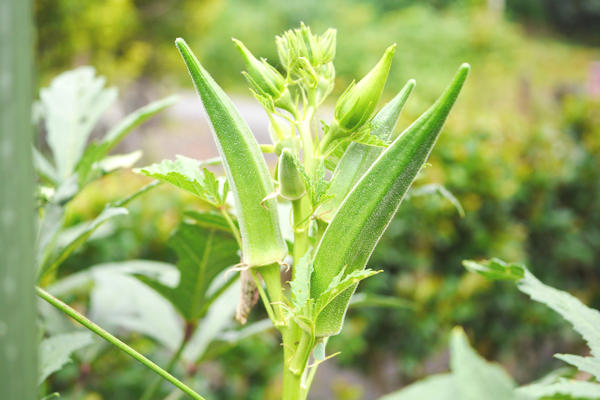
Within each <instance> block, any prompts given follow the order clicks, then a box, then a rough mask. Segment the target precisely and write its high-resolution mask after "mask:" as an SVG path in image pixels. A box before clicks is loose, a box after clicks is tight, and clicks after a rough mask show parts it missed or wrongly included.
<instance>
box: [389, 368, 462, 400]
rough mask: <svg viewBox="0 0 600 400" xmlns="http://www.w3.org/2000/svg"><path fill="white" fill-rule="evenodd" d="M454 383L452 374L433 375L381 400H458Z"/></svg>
mask: <svg viewBox="0 0 600 400" xmlns="http://www.w3.org/2000/svg"><path fill="white" fill-rule="evenodd" d="M454 381H455V379H454V376H453V375H452V374H440V375H433V376H430V377H428V378H425V379H423V380H422V381H419V382H416V383H413V384H412V385H408V386H407V387H405V388H403V389H401V390H399V391H397V392H394V393H390V394H387V395H385V396H383V397H380V398H379V400H434V399H435V400H458V399H460V398H459V397H458V393H457V391H456V385H455V383H454ZM461 400H462V399H461Z"/></svg>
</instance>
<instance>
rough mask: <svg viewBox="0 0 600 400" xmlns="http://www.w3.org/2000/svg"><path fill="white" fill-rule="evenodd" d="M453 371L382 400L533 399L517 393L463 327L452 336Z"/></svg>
mask: <svg viewBox="0 0 600 400" xmlns="http://www.w3.org/2000/svg"><path fill="white" fill-rule="evenodd" d="M450 369H451V371H452V372H450V373H447V374H441V375H434V376H432V377H429V378H426V379H424V380H422V381H419V382H417V383H414V384H412V385H409V386H407V387H406V388H403V389H401V390H399V391H397V392H394V393H391V394H388V395H386V396H383V397H382V398H380V399H379V400H413V399H414V400H417V399H418V400H420V399H423V400H428V399H460V400H482V399H486V400H525V399H527V400H533V397H530V396H528V395H526V394H524V393H519V392H518V390H516V385H515V382H514V381H513V380H512V378H511V377H510V376H509V375H508V374H507V373H506V371H504V369H502V367H501V366H500V365H498V364H495V363H490V362H488V361H486V360H485V359H484V358H482V357H481V356H480V355H479V354H477V352H476V351H475V350H473V348H472V347H471V346H469V341H468V340H467V337H466V335H465V333H464V331H463V330H462V329H460V328H455V329H454V330H453V331H452V335H451V337H450Z"/></svg>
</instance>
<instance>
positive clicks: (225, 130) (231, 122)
mask: <svg viewBox="0 0 600 400" xmlns="http://www.w3.org/2000/svg"><path fill="white" fill-rule="evenodd" d="M175 45H176V46H177V48H178V49H179V52H180V53H181V56H182V57H183V60H184V61H185V64H186V66H187V68H188V70H189V72H190V75H191V77H192V81H193V82H194V85H195V86H196V90H197V92H198V94H199V95H200V98H201V99H202V103H204V108H205V109H206V113H207V114H208V117H209V119H210V122H211V126H212V131H213V136H214V138H215V141H216V143H217V148H218V150H219V154H220V156H221V159H222V160H223V167H224V169H225V174H226V175H227V180H228V182H229V185H230V187H231V192H232V194H233V198H234V201H235V210H236V214H237V218H238V222H239V226H240V234H241V238H242V262H243V263H244V264H246V265H248V266H250V267H252V266H259V265H267V264H272V263H274V262H277V261H281V260H282V259H283V258H284V257H285V255H286V254H287V246H286V244H285V242H284V241H283V238H282V235H281V229H280V225H279V218H278V215H277V203H276V202H275V200H274V199H268V200H265V198H266V197H267V196H268V195H269V194H271V193H273V191H274V188H273V182H272V180H271V176H270V175H269V170H268V168H267V164H266V162H265V159H264V157H263V155H262V153H261V151H260V147H259V145H258V143H257V142H256V139H255V138H254V136H253V135H252V132H251V131H250V128H249V127H248V125H247V124H246V122H245V121H244V120H243V119H242V117H241V116H240V114H239V112H238V111H237V109H236V108H235V106H234V105H233V103H232V101H231V100H230V99H229V97H228V96H227V95H226V94H225V92H223V90H222V89H221V88H220V87H219V85H218V84H217V83H216V82H215V81H214V80H213V78H212V77H211V76H210V75H209V73H208V72H207V71H206V70H205V69H204V68H203V67H202V65H201V64H200V63H199V62H198V59H197V58H196V56H195V55H194V54H193V53H192V51H191V49H190V48H189V46H188V45H187V43H186V42H185V41H184V40H183V39H181V38H179V39H177V40H176V41H175Z"/></svg>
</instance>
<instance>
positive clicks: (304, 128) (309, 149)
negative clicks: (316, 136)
mask: <svg viewBox="0 0 600 400" xmlns="http://www.w3.org/2000/svg"><path fill="white" fill-rule="evenodd" d="M314 115H315V109H314V108H313V107H310V106H309V107H308V108H307V109H306V110H305V112H304V115H303V118H302V121H300V124H299V126H298V128H299V131H300V138H301V139H302V149H303V153H304V169H306V171H307V172H308V174H309V176H312V173H313V170H314V167H315V149H314V142H313V134H312V131H311V126H310V125H311V123H312V119H313V116H314Z"/></svg>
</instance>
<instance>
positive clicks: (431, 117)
mask: <svg viewBox="0 0 600 400" xmlns="http://www.w3.org/2000/svg"><path fill="white" fill-rule="evenodd" d="M469 69H470V67H469V66H468V65H463V66H461V67H460V69H459V70H458V72H457V74H456V76H455V77H454V80H453V81H452V83H451V84H450V86H449V87H448V88H447V89H446V91H445V92H444V93H443V94H442V95H441V96H440V98H439V99H438V100H437V101H436V102H435V103H434V105H432V106H431V107H430V108H429V110H427V111H426V112H425V113H423V115H421V117H419V119H418V120H417V121H415V122H414V123H413V124H412V125H411V126H410V127H408V128H407V129H406V131H405V132H404V133H403V134H402V135H401V136H400V137H398V138H397V139H396V140H395V141H394V142H393V143H392V144H391V145H390V146H389V147H388V148H387V149H386V150H385V151H384V152H383V153H382V154H381V155H380V156H379V157H378V158H377V160H376V162H375V163H374V164H373V165H372V166H371V168H369V169H368V170H367V172H366V173H365V174H364V175H363V177H362V178H361V179H360V180H359V181H358V182H357V183H356V185H354V186H353V188H352V190H351V191H350V192H349V193H348V195H347V196H346V197H345V199H344V201H343V202H342V204H341V205H340V207H339V209H338V210H337V212H336V213H335V215H334V217H333V219H332V220H331V222H330V224H329V226H328V227H327V229H326V230H325V233H324V234H323V237H322V238H321V241H320V242H319V245H318V247H317V250H316V252H315V257H314V268H315V271H314V273H313V275H312V279H311V297H312V298H318V296H319V295H320V294H321V293H322V292H323V291H324V290H326V288H327V287H328V286H329V283H330V282H331V280H332V279H333V277H334V276H335V275H337V274H338V273H339V272H340V271H341V270H342V268H344V266H346V271H347V272H348V273H351V272H352V271H355V270H361V269H363V268H364V266H365V265H366V263H367V261H368V259H369V257H370V256H371V253H372V252H373V250H374V248H375V246H376V245H377V243H378V242H379V239H380V238H381V236H382V235H383V233H384V232H385V229H386V228H387V226H388V224H389V223H390V221H391V220H392V218H393V217H394V215H395V213H396V211H397V209H398V207H399V206H400V203H401V202H402V199H403V198H404V196H405V194H406V192H407V191H408V189H409V187H410V185H411V184H412V182H413V180H414V179H415V177H416V175H417V173H418V172H419V170H420V169H421V167H422V166H423V164H424V163H425V161H426V160H427V157H428V156H429V153H430V152H431V150H432V148H433V145H434V144H435V141H436V140H437V137H438V135H439V133H440V130H441V128H442V126H443V124H444V121H445V120H446V117H447V116H448V113H449V112H450V109H451V107H452V105H453V104H454V102H455V100H456V98H457V96H458V94H459V93H460V90H461V88H462V86H463V84H464V82H465V80H466V78H467V75H468V72H469ZM351 295H352V291H348V292H347V293H346V294H345V295H344V296H340V297H339V298H338V300H336V302H334V303H333V304H332V305H331V307H330V309H328V310H325V311H324V312H323V313H322V314H321V316H320V320H319V321H318V323H317V335H318V336H331V335H335V334H337V333H338V332H339V331H340V329H341V327H342V323H343V317H344V315H345V313H346V309H347V307H348V302H349V300H350V297H351Z"/></svg>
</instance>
